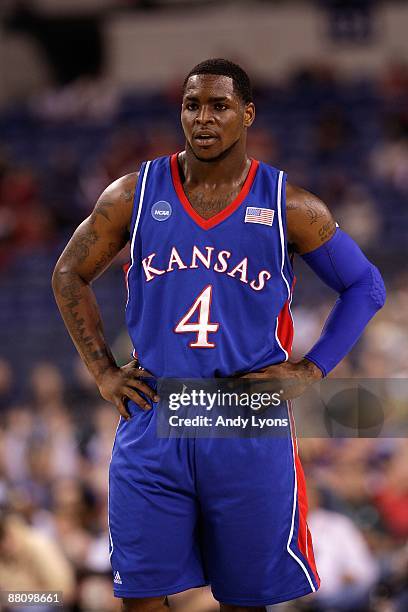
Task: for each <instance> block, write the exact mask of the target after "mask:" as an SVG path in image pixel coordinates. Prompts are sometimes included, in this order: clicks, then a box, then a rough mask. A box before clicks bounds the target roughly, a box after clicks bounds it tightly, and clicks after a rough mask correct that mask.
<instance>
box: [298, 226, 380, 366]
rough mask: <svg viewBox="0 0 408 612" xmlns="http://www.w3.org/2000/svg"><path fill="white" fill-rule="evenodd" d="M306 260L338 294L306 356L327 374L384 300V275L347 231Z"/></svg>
mask: <svg viewBox="0 0 408 612" xmlns="http://www.w3.org/2000/svg"><path fill="white" fill-rule="evenodd" d="M303 259H304V260H305V261H306V263H308V265H309V266H310V267H311V268H312V270H314V272H315V273H316V274H317V275H318V276H319V278H321V279H322V280H323V281H324V282H325V283H326V284H327V285H328V286H329V287H331V288H332V289H334V290H335V291H337V292H338V293H339V299H338V300H337V302H336V304H335V306H334V308H333V310H332V311H331V313H330V315H329V317H328V319H327V321H326V323H325V326H324V328H323V331H322V335H321V336H320V338H319V340H318V341H317V342H316V344H315V345H314V346H313V347H312V349H311V350H310V351H309V352H308V353H306V355H305V357H306V359H308V360H310V361H312V362H313V363H314V364H315V365H317V366H318V367H319V368H320V369H321V371H322V373H323V374H324V375H327V374H328V373H329V372H330V371H331V370H332V369H333V368H334V367H335V366H336V365H337V364H338V363H339V362H340V361H341V360H342V359H343V357H345V355H347V353H348V352H349V351H350V350H351V348H352V347H353V346H354V344H355V343H356V342H357V340H358V339H359V338H360V336H361V334H362V333H363V331H364V328H365V327H366V325H367V324H368V323H369V321H370V319H371V318H372V317H373V316H374V315H375V313H376V312H377V311H378V310H379V309H380V308H382V306H383V305H384V303H385V297H386V291H385V287H384V283H383V280H382V278H381V274H380V273H379V271H378V270H377V268H376V267H375V266H374V265H373V264H372V263H371V262H369V261H368V259H367V258H366V257H365V255H364V254H363V253H362V252H361V250H360V248H359V247H358V245H357V244H356V243H355V242H354V240H352V238H350V236H348V235H347V234H345V233H344V232H342V231H341V230H337V232H336V234H335V235H334V236H333V237H332V238H331V239H330V240H329V241H328V242H326V243H325V244H324V245H322V246H321V247H320V248H318V249H316V250H315V251H312V252H311V253H308V254H307V255H303Z"/></svg>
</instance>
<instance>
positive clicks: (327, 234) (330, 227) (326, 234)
mask: <svg viewBox="0 0 408 612" xmlns="http://www.w3.org/2000/svg"><path fill="white" fill-rule="evenodd" d="M335 231H336V223H335V222H334V221H328V222H327V223H324V225H322V226H321V227H320V228H319V237H320V242H326V240H328V239H329V238H331V237H332V236H333V234H334V232H335Z"/></svg>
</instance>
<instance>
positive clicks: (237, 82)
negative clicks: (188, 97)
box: [183, 58, 253, 104]
mask: <svg viewBox="0 0 408 612" xmlns="http://www.w3.org/2000/svg"><path fill="white" fill-rule="evenodd" d="M196 74H218V75H220V76H227V77H230V79H232V82H233V84H234V91H235V92H236V93H237V94H238V95H239V97H240V98H241V100H242V101H243V102H244V104H249V102H253V97H252V86H251V81H250V79H249V76H248V75H247V73H246V72H245V70H244V69H243V68H241V66H238V64H234V62H230V61H229V60H226V59H222V58H214V59H208V60H205V61H204V62H200V63H199V64H197V66H194V68H193V69H192V70H190V72H189V73H188V75H187V76H186V78H185V79H184V83H183V94H184V92H185V89H186V85H187V81H188V79H189V78H190V77H192V76H195V75H196Z"/></svg>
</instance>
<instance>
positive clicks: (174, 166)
mask: <svg viewBox="0 0 408 612" xmlns="http://www.w3.org/2000/svg"><path fill="white" fill-rule="evenodd" d="M177 158H178V153H174V155H172V156H171V158H170V169H171V176H172V179H173V185H174V189H175V190H176V193H177V196H178V198H179V200H180V202H181V204H182V205H183V208H184V210H185V211H186V213H187V214H189V215H190V217H191V218H192V219H193V221H195V222H196V223H197V225H199V226H200V227H201V228H202V229H205V230H208V229H211V228H212V227H215V226H216V225H218V224H219V223H221V221H225V219H227V217H229V216H230V215H232V213H233V212H235V211H236V210H237V208H238V207H239V206H240V204H242V202H243V201H244V200H245V198H246V197H247V195H248V193H249V191H250V189H251V187H252V184H253V182H254V179H255V175H256V171H257V170H258V166H259V162H258V161H257V160H256V159H252V160H251V166H250V168H249V172H248V174H247V177H246V179H245V182H244V184H243V185H242V189H241V191H240V192H239V194H238V195H237V197H236V198H235V200H234V201H233V202H231V204H228V206H227V207H226V208H224V210H222V211H221V212H219V213H217V214H216V215H214V216H213V217H210V219H204V218H203V217H202V216H201V215H199V214H198V213H197V212H196V211H195V210H194V208H193V207H192V206H191V204H190V202H189V200H188V198H187V196H186V194H185V192H184V189H183V184H182V182H181V178H180V170H179V166H178V161H177Z"/></svg>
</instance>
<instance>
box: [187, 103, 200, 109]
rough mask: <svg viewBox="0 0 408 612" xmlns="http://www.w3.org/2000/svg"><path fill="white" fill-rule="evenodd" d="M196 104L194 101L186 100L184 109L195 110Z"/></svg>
mask: <svg viewBox="0 0 408 612" xmlns="http://www.w3.org/2000/svg"><path fill="white" fill-rule="evenodd" d="M197 108H198V106H197V104H196V103H195V102H187V104H186V109H187V110H189V111H194V110H197Z"/></svg>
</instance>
